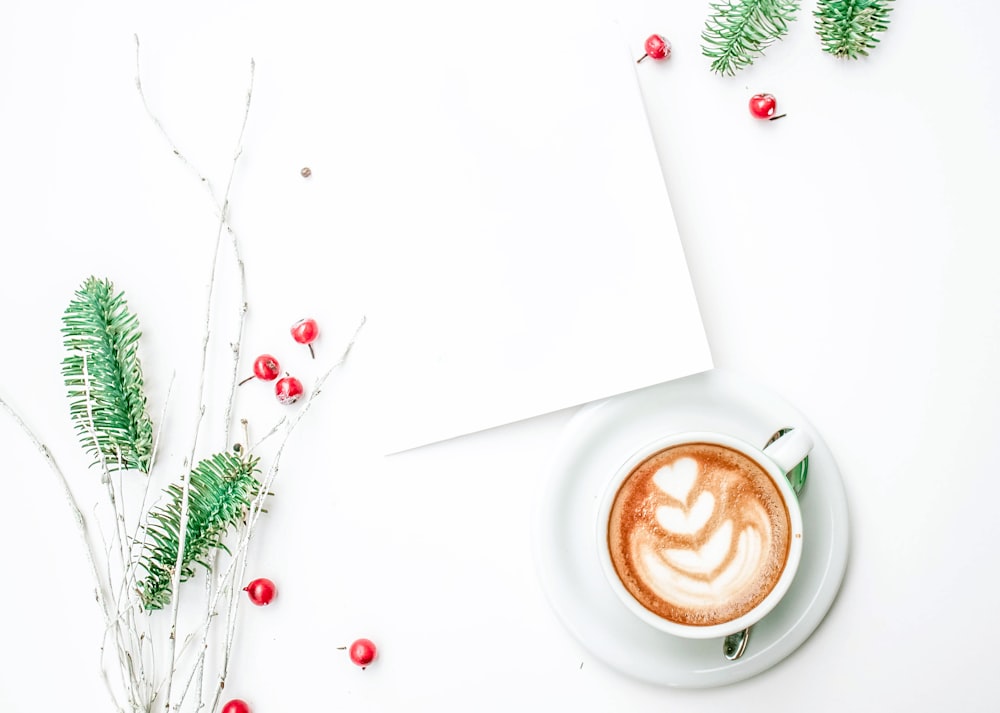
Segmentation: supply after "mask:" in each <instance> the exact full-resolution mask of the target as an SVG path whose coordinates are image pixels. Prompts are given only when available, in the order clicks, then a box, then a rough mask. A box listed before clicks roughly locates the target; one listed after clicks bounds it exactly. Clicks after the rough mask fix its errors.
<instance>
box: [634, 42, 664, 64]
mask: <svg viewBox="0 0 1000 713" xmlns="http://www.w3.org/2000/svg"><path fill="white" fill-rule="evenodd" d="M643 48H644V49H645V50H646V54H644V55H643V56H642V57H640V58H639V59H638V60H636V64H638V63H639V62H641V61H642V60H644V59H646V57H652V58H653V59H670V50H671V47H670V40H668V39H667V38H666V37H664V36H663V35H650V36H649V37H647V38H646V42H645V44H644V45H643Z"/></svg>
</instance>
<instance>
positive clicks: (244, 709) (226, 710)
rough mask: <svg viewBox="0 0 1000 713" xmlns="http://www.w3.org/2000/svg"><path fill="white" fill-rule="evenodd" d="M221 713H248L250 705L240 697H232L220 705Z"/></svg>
mask: <svg viewBox="0 0 1000 713" xmlns="http://www.w3.org/2000/svg"><path fill="white" fill-rule="evenodd" d="M222 713H250V705H249V704H248V703H247V702H246V701H244V700H243V699H241V698H234V699H233V700H231V701H228V702H227V703H226V705H224V706H222Z"/></svg>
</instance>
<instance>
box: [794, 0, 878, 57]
mask: <svg viewBox="0 0 1000 713" xmlns="http://www.w3.org/2000/svg"><path fill="white" fill-rule="evenodd" d="M892 3H893V0H817V3H816V10H815V11H814V12H813V15H814V16H815V18H816V22H815V28H816V34H817V35H819V39H820V42H821V43H822V45H823V51H824V52H829V53H830V54H832V55H833V56H834V57H842V58H844V59H858V58H860V57H867V56H868V50H871V49H874V48H875V46H876V45H877V44H878V42H879V39H878V37H876V35H878V34H879V33H881V32H885V31H886V30H887V29H889V13H890V12H892Z"/></svg>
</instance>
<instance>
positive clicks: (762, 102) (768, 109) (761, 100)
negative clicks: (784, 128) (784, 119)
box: [750, 94, 778, 119]
mask: <svg viewBox="0 0 1000 713" xmlns="http://www.w3.org/2000/svg"><path fill="white" fill-rule="evenodd" d="M777 106H778V102H777V100H776V99H775V98H774V96H772V95H771V94H754V95H753V96H752V97H750V113H751V114H753V115H754V116H755V117H757V118H758V119H770V118H772V117H773V116H774V110H775V109H776V108H777Z"/></svg>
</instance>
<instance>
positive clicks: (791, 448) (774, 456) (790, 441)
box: [764, 428, 813, 473]
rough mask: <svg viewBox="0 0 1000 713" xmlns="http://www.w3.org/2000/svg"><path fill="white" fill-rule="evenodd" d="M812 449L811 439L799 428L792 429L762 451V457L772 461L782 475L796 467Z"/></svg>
mask: <svg viewBox="0 0 1000 713" xmlns="http://www.w3.org/2000/svg"><path fill="white" fill-rule="evenodd" d="M812 449H813V440H812V437H811V436H810V435H809V434H808V433H806V432H805V431H804V430H803V429H801V428H793V429H792V430H791V431H789V432H788V433H786V434H785V435H783V436H782V437H781V438H779V439H778V440H776V441H775V442H774V443H772V444H771V445H769V446H768V447H767V448H765V449H764V455H766V456H767V457H768V458H770V459H771V460H773V461H774V462H775V463H776V464H777V466H778V467H779V468H781V470H782V472H783V473H787V472H789V471H790V470H791V469H792V468H794V467H795V466H797V465H798V464H799V463H801V462H802V461H803V460H805V458H806V456H807V455H809V451H811V450H812Z"/></svg>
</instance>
